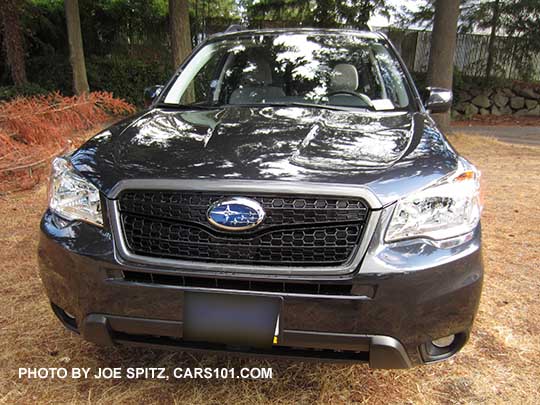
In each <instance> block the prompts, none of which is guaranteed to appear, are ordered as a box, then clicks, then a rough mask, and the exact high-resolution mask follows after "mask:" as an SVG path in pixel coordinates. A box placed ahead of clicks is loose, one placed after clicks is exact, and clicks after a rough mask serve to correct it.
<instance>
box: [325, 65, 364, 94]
mask: <svg viewBox="0 0 540 405" xmlns="http://www.w3.org/2000/svg"><path fill="white" fill-rule="evenodd" d="M357 88H358V70H356V67H355V66H354V65H351V64H349V63H340V64H338V65H336V66H335V67H334V69H333V70H332V73H331V75H330V91H340V90H345V91H356V89H357Z"/></svg>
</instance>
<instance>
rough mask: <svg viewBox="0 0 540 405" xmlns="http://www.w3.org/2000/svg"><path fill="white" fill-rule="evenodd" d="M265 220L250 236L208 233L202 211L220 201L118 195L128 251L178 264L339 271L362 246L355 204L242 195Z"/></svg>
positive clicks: (362, 212)
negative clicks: (335, 268) (255, 205)
mask: <svg viewBox="0 0 540 405" xmlns="http://www.w3.org/2000/svg"><path fill="white" fill-rule="evenodd" d="M242 196H243V197H248V198H252V199H254V200H257V201H258V202H259V203H260V204H261V205H262V206H263V208H264V210H265V212H266V218H265V220H264V222H263V223H261V224H260V225H259V226H258V227H257V228H255V230H253V231H244V232H227V231H221V230H218V229H215V228H213V227H212V226H211V225H210V223H209V222H208V220H207V218H206V213H207V211H208V207H209V206H210V205H212V204H213V203H214V202H216V201H218V200H220V199H221V198H224V197H226V195H223V194H207V193H197V192H173V191H148V190H144V191H143V190H140V191H139V190H136V191H135V190H132V191H126V192H123V193H122V194H121V195H120V199H119V210H120V218H121V224H122V229H123V233H124V238H125V241H126V244H127V247H128V249H129V250H130V251H131V252H132V253H135V254H138V255H143V256H151V257H161V258H170V259H178V260H195V261H206V262H214V263H229V264H261V265H271V266H338V265H342V264H344V263H346V262H347V261H348V260H350V258H351V256H352V255H353V253H354V251H355V250H356V247H357V246H358V244H359V243H360V240H361V236H362V233H363V229H364V226H365V223H366V220H367V216H368V209H367V207H366V205H365V203H364V202H363V201H362V200H360V199H351V198H326V197H324V198H318V197H313V196H300V197H298V196H295V197H290V196H286V197H285V196H275V195H246V194H242Z"/></svg>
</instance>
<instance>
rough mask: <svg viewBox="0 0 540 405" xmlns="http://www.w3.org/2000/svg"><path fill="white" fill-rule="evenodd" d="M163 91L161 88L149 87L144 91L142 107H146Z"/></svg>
mask: <svg viewBox="0 0 540 405" xmlns="http://www.w3.org/2000/svg"><path fill="white" fill-rule="evenodd" d="M162 91H163V86H161V85H157V86H151V87H147V88H145V89H144V106H145V107H148V106H149V105H150V104H152V102H153V101H154V100H155V99H156V97H157V96H159V95H160V94H161V92H162Z"/></svg>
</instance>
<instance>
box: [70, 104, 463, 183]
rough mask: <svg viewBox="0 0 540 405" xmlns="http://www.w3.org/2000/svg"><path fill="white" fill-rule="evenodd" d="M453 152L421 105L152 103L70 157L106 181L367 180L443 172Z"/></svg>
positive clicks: (96, 178) (452, 164) (97, 180)
mask: <svg viewBox="0 0 540 405" xmlns="http://www.w3.org/2000/svg"><path fill="white" fill-rule="evenodd" d="M434 157H436V159H434ZM455 159H456V157H455V153H454V152H453V151H452V149H451V148H450V147H448V146H447V144H446V141H445V140H444V138H443V137H442V135H441V134H440V133H439V131H438V130H436V129H435V128H434V127H433V126H432V124H430V121H429V120H427V119H426V117H425V116H424V115H423V114H420V113H416V114H412V113H408V112H379V113H373V112H363V111H334V110H326V109H320V108H309V107H296V106H295V107H264V106H261V107H227V108H221V109H213V110H203V111H199V110H198V111H177V110H170V109H154V110H151V111H149V112H147V113H145V114H143V115H141V116H139V117H138V118H136V119H135V120H133V121H132V122H124V123H122V124H120V125H117V126H113V127H111V128H110V129H109V130H107V131H105V132H103V133H102V134H99V135H98V136H96V137H94V138H93V139H92V140H90V141H89V142H88V143H87V144H85V145H84V146H83V147H82V148H81V149H80V150H79V151H77V152H76V153H75V154H74V155H73V156H72V162H73V164H74V165H75V166H76V167H77V168H78V169H79V170H80V171H81V172H82V173H83V174H85V175H87V176H88V177H90V178H91V179H93V180H94V181H95V183H96V184H97V185H100V186H101V187H103V188H105V189H110V188H111V187H112V186H114V184H115V183H116V182H117V181H119V180H122V179H127V178H171V179H175V178H179V179H204V178H209V179H210V178H236V179H253V180H295V181H323V182H324V181H333V182H341V183H349V182H355V184H363V183H365V182H366V181H374V180H375V179H379V180H381V179H386V180H388V176H390V175H391V174H392V171H395V170H404V169H405V168H408V169H407V170H409V171H410V172H411V174H412V173H415V175H417V176H420V177H422V176H425V175H427V174H429V175H430V176H431V175H434V174H436V173H435V172H434V170H433V167H435V169H437V170H436V171H441V172H447V171H448V170H450V169H451V168H453V167H455ZM394 176H395V173H394ZM386 180H385V181H386ZM383 184H386V183H383ZM378 187H383V186H381V185H379V186H378Z"/></svg>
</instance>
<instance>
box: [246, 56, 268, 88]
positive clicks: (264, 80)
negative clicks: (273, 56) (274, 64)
mask: <svg viewBox="0 0 540 405" xmlns="http://www.w3.org/2000/svg"><path fill="white" fill-rule="evenodd" d="M244 70H245V71H246V72H245V73H244V76H243V77H242V79H241V81H242V84H244V85H247V86H264V85H269V84H271V83H272V69H271V68H270V64H269V63H268V62H267V61H266V60H264V59H262V58H257V59H253V60H250V61H249V62H248V63H247V66H246V68H245V69H244Z"/></svg>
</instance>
